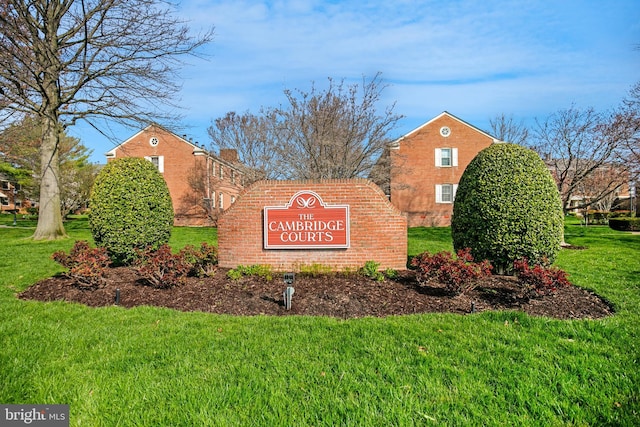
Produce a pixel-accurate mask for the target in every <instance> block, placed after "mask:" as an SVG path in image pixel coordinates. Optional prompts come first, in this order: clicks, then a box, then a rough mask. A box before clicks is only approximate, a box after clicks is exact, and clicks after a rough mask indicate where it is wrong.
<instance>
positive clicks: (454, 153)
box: [435, 147, 458, 168]
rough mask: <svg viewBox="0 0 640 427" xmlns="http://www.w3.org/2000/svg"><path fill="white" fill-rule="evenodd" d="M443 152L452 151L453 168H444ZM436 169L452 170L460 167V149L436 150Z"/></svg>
mask: <svg viewBox="0 0 640 427" xmlns="http://www.w3.org/2000/svg"><path fill="white" fill-rule="evenodd" d="M442 150H451V166H442ZM435 156H436V167H438V168H450V167H455V166H458V149H457V148H454V147H443V148H436V154H435Z"/></svg>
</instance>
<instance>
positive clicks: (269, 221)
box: [264, 191, 350, 249]
mask: <svg viewBox="0 0 640 427" xmlns="http://www.w3.org/2000/svg"><path fill="white" fill-rule="evenodd" d="M349 244H350V242H349V205H326V204H325V203H324V202H323V201H322V198H320V196H319V195H318V194H316V193H314V192H313V191H299V192H297V193H296V194H294V195H293V197H291V200H289V203H287V204H286V205H285V206H266V207H265V208H264V248H265V249H333V248H348V247H349Z"/></svg>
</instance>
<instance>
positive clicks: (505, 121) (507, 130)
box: [489, 113, 529, 146]
mask: <svg viewBox="0 0 640 427" xmlns="http://www.w3.org/2000/svg"><path fill="white" fill-rule="evenodd" d="M489 124H490V126H491V132H490V133H491V135H493V136H495V137H496V138H498V139H499V140H500V141H505V142H512V143H514V144H519V145H523V146H526V145H527V141H528V139H529V129H528V128H527V127H526V126H525V125H524V123H523V122H522V121H520V122H516V121H515V120H514V118H513V116H509V117H507V116H505V115H504V113H502V114H500V115H498V116H496V117H495V118H493V119H490V120H489Z"/></svg>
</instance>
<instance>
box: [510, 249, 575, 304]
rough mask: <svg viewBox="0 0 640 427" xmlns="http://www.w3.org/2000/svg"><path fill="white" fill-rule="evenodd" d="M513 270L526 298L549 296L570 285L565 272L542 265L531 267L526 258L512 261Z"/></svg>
mask: <svg viewBox="0 0 640 427" xmlns="http://www.w3.org/2000/svg"><path fill="white" fill-rule="evenodd" d="M513 269H514V271H515V273H516V276H518V283H519V284H520V286H522V287H523V289H524V294H525V296H526V297H528V298H536V297H541V296H544V295H551V294H553V293H554V292H556V291H557V290H558V288H560V287H563V286H569V285H571V283H570V282H569V280H568V279H567V273H566V272H565V271H563V270H560V269H559V268H555V267H546V266H544V265H534V266H533V267H532V266H530V265H529V261H528V260H527V259H526V258H525V259H520V260H516V261H514V263H513Z"/></svg>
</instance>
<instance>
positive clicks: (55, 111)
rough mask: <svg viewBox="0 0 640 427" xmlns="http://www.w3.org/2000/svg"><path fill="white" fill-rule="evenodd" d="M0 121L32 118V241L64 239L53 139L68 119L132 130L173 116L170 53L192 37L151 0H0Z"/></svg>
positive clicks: (183, 49) (192, 47)
mask: <svg viewBox="0 0 640 427" xmlns="http://www.w3.org/2000/svg"><path fill="white" fill-rule="evenodd" d="M0 6H1V7H0V88H1V89H0V120H1V121H2V122H5V123H6V122H10V121H12V120H15V119H19V118H20V117H22V116H24V115H30V114H33V115H35V116H36V117H37V118H38V120H40V122H41V123H42V131H41V141H40V145H39V152H40V172H39V175H40V179H41V186H40V216H39V219H38V226H37V228H36V231H35V233H34V235H33V238H34V239H54V238H58V237H61V236H64V235H65V230H64V227H63V224H62V217H61V213H60V204H61V201H60V167H59V141H60V135H61V134H62V132H63V131H64V130H65V129H66V128H67V127H68V126H72V125H74V124H75V123H76V122H77V121H78V120H85V121H87V122H89V123H90V124H91V125H93V126H94V127H96V128H100V123H102V122H101V119H108V120H111V121H117V122H120V123H123V124H125V125H130V126H136V125H137V126H140V124H142V123H149V122H152V121H167V120H169V119H170V118H171V117H174V116H175V113H174V112H167V106H175V105H174V104H173V103H172V101H171V99H172V96H173V95H175V94H176V93H177V91H178V90H179V89H180V86H179V85H178V84H177V83H176V77H177V76H176V73H175V70H176V68H177V67H178V66H180V65H181V64H182V62H181V61H180V58H181V57H182V56H183V55H186V54H194V53H195V52H196V49H197V48H198V47H199V46H201V45H202V44H204V43H206V42H208V41H209V40H210V39H211V35H212V33H211V31H209V32H207V33H205V34H203V35H200V36H198V37H193V36H191V35H190V32H189V28H188V26H187V25H186V24H185V23H184V22H182V21H181V20H180V19H178V18H176V17H175V14H174V13H173V10H172V8H171V6H170V4H169V3H166V2H163V1H160V0H31V1H24V0H0Z"/></svg>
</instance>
